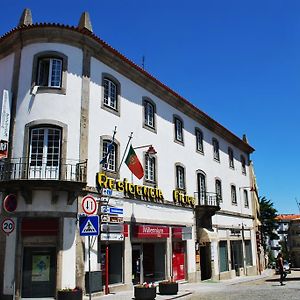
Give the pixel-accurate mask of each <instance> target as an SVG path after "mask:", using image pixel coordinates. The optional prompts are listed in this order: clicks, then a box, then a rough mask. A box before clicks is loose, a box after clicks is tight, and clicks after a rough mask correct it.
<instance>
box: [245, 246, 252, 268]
mask: <svg viewBox="0 0 300 300" xmlns="http://www.w3.org/2000/svg"><path fill="white" fill-rule="evenodd" d="M245 254H246V255H245V256H246V266H252V263H253V262H252V250H251V241H250V240H246V241H245Z"/></svg>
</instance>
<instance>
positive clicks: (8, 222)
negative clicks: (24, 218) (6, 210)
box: [1, 218, 15, 235]
mask: <svg viewBox="0 0 300 300" xmlns="http://www.w3.org/2000/svg"><path fill="white" fill-rule="evenodd" d="M1 229H2V231H3V232H4V233H6V234H7V235H9V234H10V233H12V232H13V231H14V229H15V222H14V221H13V220H12V219H9V218H6V219H4V220H3V221H2V223H1Z"/></svg>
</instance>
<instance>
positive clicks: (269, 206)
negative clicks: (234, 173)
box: [259, 197, 279, 250]
mask: <svg viewBox="0 0 300 300" xmlns="http://www.w3.org/2000/svg"><path fill="white" fill-rule="evenodd" d="M259 206H260V216H259V220H260V222H261V233H262V245H263V247H264V250H266V249H267V242H268V241H269V240H278V239H279V237H278V235H277V234H276V232H275V230H276V229H277V228H278V224H277V221H276V219H275V218H276V216H277V210H276V209H275V208H274V204H273V202H271V200H268V199H266V198H265V197H259Z"/></svg>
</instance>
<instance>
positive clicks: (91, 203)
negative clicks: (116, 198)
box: [81, 195, 97, 215]
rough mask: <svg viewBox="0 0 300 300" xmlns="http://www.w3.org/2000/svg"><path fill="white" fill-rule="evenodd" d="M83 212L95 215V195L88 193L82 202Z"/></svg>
mask: <svg viewBox="0 0 300 300" xmlns="http://www.w3.org/2000/svg"><path fill="white" fill-rule="evenodd" d="M81 206H82V209H83V212H84V213H85V214H87V215H93V214H94V213H95V212H96V211H97V202H96V200H95V199H94V197H93V196H90V195H87V196H85V197H84V198H83V199H82V203H81Z"/></svg>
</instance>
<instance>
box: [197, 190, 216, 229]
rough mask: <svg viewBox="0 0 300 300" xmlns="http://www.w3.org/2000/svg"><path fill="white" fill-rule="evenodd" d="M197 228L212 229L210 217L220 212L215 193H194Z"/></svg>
mask: <svg viewBox="0 0 300 300" xmlns="http://www.w3.org/2000/svg"><path fill="white" fill-rule="evenodd" d="M194 195H195V199H196V203H197V204H196V207H195V212H196V220H197V227H202V228H206V229H212V220H211V217H212V216H213V215H214V214H215V213H216V212H217V211H218V210H220V209H221V208H220V199H219V197H218V195H217V194H216V193H208V192H206V193H198V192H195V193H194Z"/></svg>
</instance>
